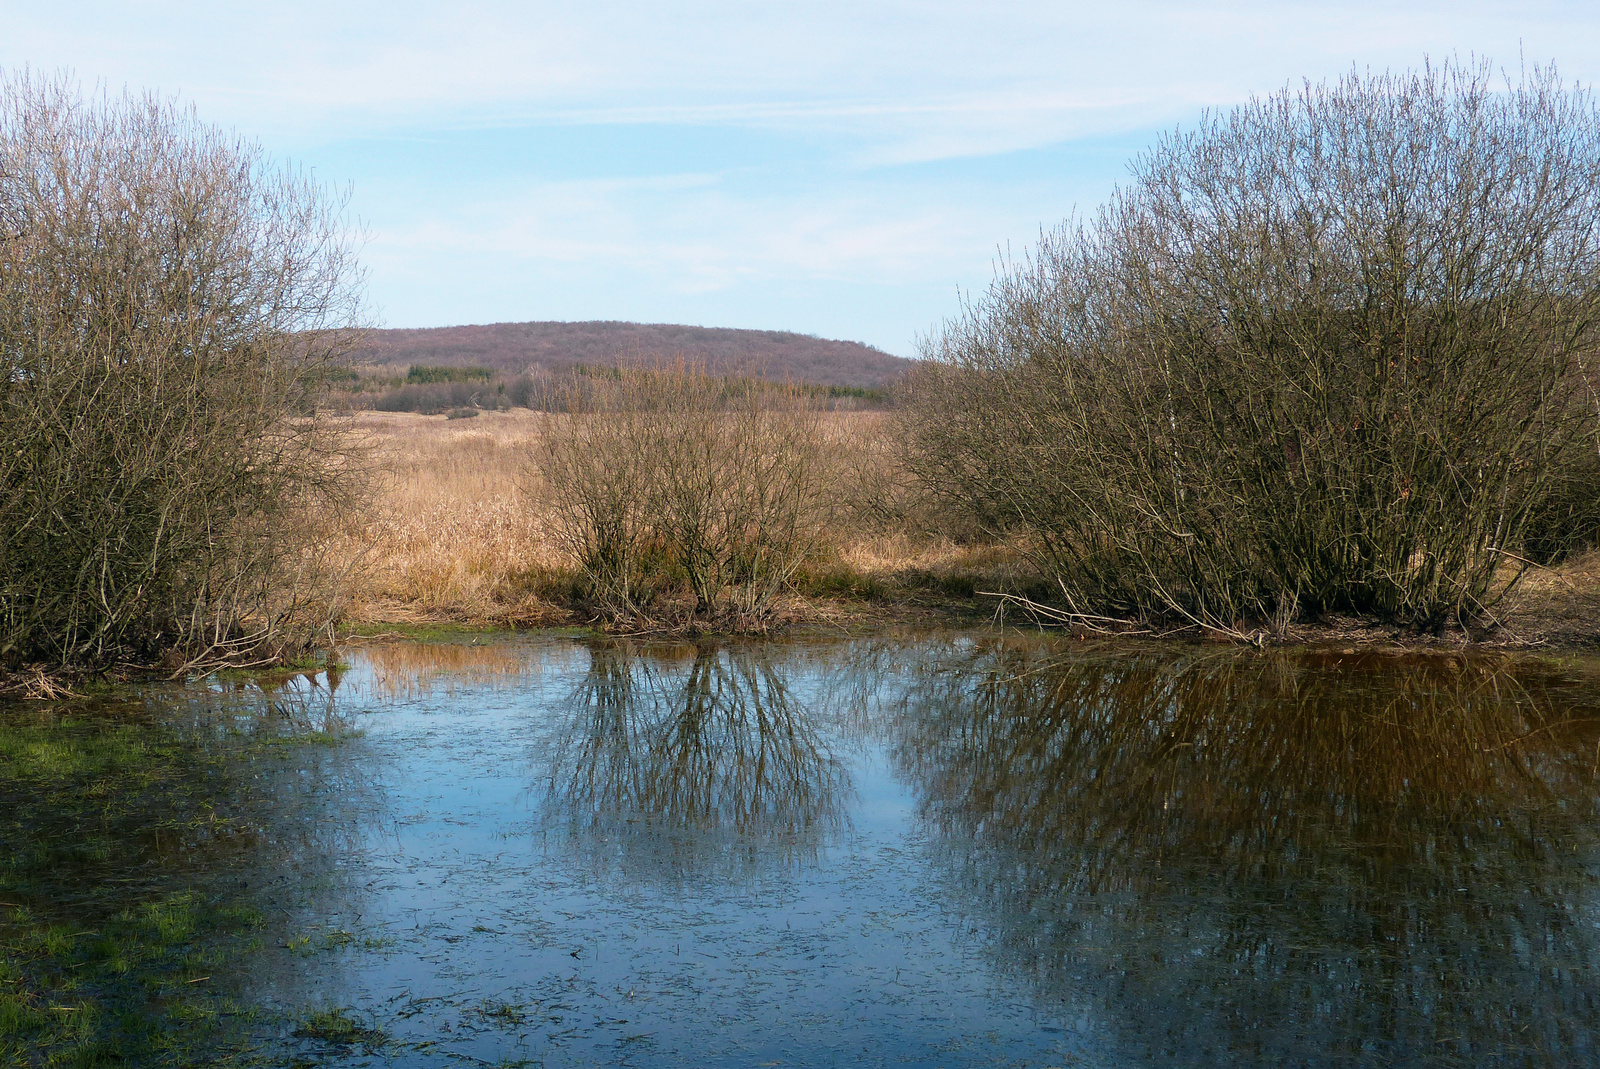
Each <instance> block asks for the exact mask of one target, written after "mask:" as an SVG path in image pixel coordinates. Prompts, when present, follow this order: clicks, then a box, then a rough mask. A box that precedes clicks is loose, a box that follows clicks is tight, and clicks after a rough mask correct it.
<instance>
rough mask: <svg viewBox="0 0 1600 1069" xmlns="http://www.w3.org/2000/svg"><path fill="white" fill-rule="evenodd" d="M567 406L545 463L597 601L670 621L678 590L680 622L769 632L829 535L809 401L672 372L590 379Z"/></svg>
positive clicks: (565, 532) (618, 616) (793, 393)
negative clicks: (778, 602) (782, 596)
mask: <svg viewBox="0 0 1600 1069" xmlns="http://www.w3.org/2000/svg"><path fill="white" fill-rule="evenodd" d="M567 407H568V408H569V410H570V412H571V415H570V416H569V417H567V418H566V419H564V420H560V421H557V422H555V423H553V424H552V428H551V431H550V433H549V435H548V436H547V438H546V440H545V444H544V447H543V452H542V457H541V461H542V468H543V470H544V473H545V476H546V478H547V479H548V481H549V484H550V487H551V490H552V494H553V501H554V511H555V515H556V517H557V530H558V532H559V537H560V539H561V541H562V543H563V546H564V548H565V549H566V550H568V551H569V552H570V553H571V554H572V556H573V557H574V558H575V559H576V560H577V561H578V562H579V564H580V565H581V566H582V568H583V571H584V574H585V576H586V577H587V580H588V583H589V586H590V592H591V595H592V597H593V599H594V601H595V603H596V605H597V607H599V608H600V609H601V610H602V611H603V612H605V613H606V614H608V615H610V616H611V617H612V618H613V619H614V620H617V621H641V620H647V619H651V618H653V617H660V616H662V615H667V616H670V615H672V614H673V612H674V611H675V610H674V608H673V601H674V596H675V595H677V594H678V593H680V592H681V593H682V594H683V595H685V596H686V605H684V610H683V620H682V621H681V622H682V623H684V624H687V625H688V626H691V627H701V626H713V627H731V628H734V629H741V628H751V627H760V626H763V624H764V623H765V621H766V620H767V619H768V618H769V617H770V614H771V611H772V609H773V599H774V598H775V596H776V595H777V594H778V593H780V592H781V591H782V589H783V588H784V586H785V584H786V583H788V581H789V580H790V578H791V577H792V576H793V575H794V573H795V571H796V570H797V569H798V568H799V567H800V566H801V565H802V564H803V563H805V561H806V560H807V558H808V557H810V556H811V555H812V553H813V552H815V550H816V549H817V547H818V545H819V544H820V542H821V539H822V536H823V532H824V530H825V525H826V520H827V516H828V501H827V493H826V491H827V488H828V484H829V480H828V477H827V472H828V457H827V449H826V443H825V441H824V436H823V434H822V427H821V420H820V406H819V405H818V403H817V401H816V399H815V397H813V396H812V395H811V394H810V393H809V392H807V391H805V390H804V389H801V388H797V387H788V386H779V385H770V384H762V383H758V382H754V381H750V380H729V379H724V378H720V377H713V376H710V375H707V374H705V373H703V372H702V371H700V370H698V369H696V368H693V367H689V366H679V367H675V368H668V369H656V370H644V369H641V370H631V371H626V372H621V373H619V374H618V375H617V376H616V377H615V378H612V379H598V378H593V377H584V378H583V379H582V381H581V382H576V383H575V384H574V388H573V390H572V391H571V392H570V394H569V398H568V402H567ZM680 600H681V599H680Z"/></svg>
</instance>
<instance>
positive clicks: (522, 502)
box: [346, 410, 570, 623]
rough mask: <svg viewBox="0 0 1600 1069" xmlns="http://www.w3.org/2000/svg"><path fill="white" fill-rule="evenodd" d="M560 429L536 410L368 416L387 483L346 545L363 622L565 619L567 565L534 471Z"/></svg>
mask: <svg viewBox="0 0 1600 1069" xmlns="http://www.w3.org/2000/svg"><path fill="white" fill-rule="evenodd" d="M552 418H561V417H552V416H549V415H546V414H543V413H537V412H529V411H527V410H513V411H510V412H485V413H483V414H482V415H480V416H478V417H477V418H475V419H460V420H446V419H444V418H443V417H440V416H421V415H416V414H413V413H392V414H391V413H361V414H359V415H357V416H356V417H355V425H356V427H357V429H358V431H359V432H360V433H361V434H363V435H364V436H365V437H366V439H367V441H368V442H369V443H370V445H371V447H372V449H373V451H374V455H375V457H376V460H377V463H378V467H379V469H380V470H381V471H382V473H383V476H384V477H383V483H382V489H381V491H380V493H379V494H378V497H377V500H376V501H375V503H374V505H373V507H372V509H371V510H370V511H369V512H368V513H367V514H366V515H365V516H364V517H363V518H362V521H361V522H360V523H359V524H357V525H355V526H353V527H352V529H351V530H350V531H349V532H348V534H347V542H346V552H347V554H348V555H349V556H350V557H351V558H352V559H353V560H357V561H359V564H360V569H359V571H360V576H361V577H360V579H359V580H358V582H357V587H356V590H355V592H354V596H353V599H352V610H351V614H352V616H353V618H354V619H356V620H361V621H367V622H385V621H388V622H407V621H414V620H419V619H432V620H439V619H444V620H457V621H463V622H480V623H545V622H554V621H557V620H560V619H563V618H564V616H565V614H564V611H563V610H562V609H561V608H560V605H559V603H560V601H561V588H562V586H563V584H564V583H567V582H569V580H570V564H569V562H568V561H566V560H565V559H564V557H563V555H562V554H561V553H559V552H558V551H557V549H556V548H555V542H554V540H553V538H552V537H551V530H550V526H549V524H550V514H549V512H548V510H547V509H546V508H544V507H543V504H542V501H541V496H542V495H541V485H542V484H541V481H540V479H539V477H538V473H537V471H536V470H535V469H534V468H532V466H531V465H530V464H529V463H528V458H529V456H530V455H531V454H532V452H533V450H534V447H535V446H536V445H537V443H538V442H539V441H540V440H541V438H542V436H543V434H544V431H545V422H546V421H547V420H549V419H552Z"/></svg>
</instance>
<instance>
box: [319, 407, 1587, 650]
mask: <svg viewBox="0 0 1600 1069" xmlns="http://www.w3.org/2000/svg"><path fill="white" fill-rule="evenodd" d="M567 418H569V417H566V416H561V415H551V414H547V413H537V412H529V411H525V410H513V411H509V412H485V413H483V414H482V415H481V416H479V417H478V418H475V419H471V420H447V419H446V418H444V417H443V416H422V415H415V414H410V413H363V414H361V415H360V416H358V417H357V420H356V427H357V429H358V430H359V431H360V432H361V433H362V434H363V435H365V436H367V438H368V440H369V441H370V443H371V444H372V446H373V448H374V449H375V450H376V454H377V456H378V458H379V462H380V465H381V468H382V470H383V472H384V476H385V477H384V485H383V490H382V492H381V494H380V495H379V497H378V499H377V501H376V502H375V504H374V507H373V508H372V509H371V510H369V511H368V512H367V513H366V514H365V515H364V516H363V517H362V520H361V522H360V523H359V524H357V525H355V526H353V527H352V528H351V529H350V530H349V531H348V532H347V534H346V536H345V541H344V549H343V552H344V553H345V555H346V557H347V559H348V560H349V561H350V563H351V566H352V569H353V572H354V573H355V574H356V575H357V580H356V584H355V588H354V596H353V601H352V605H351V609H350V612H349V613H348V614H347V618H346V619H347V624H348V625H349V626H351V627H353V628H354V629H356V630H357V631H363V632H367V633H371V632H373V631H375V630H376V631H382V630H384V629H389V628H399V629H403V630H405V629H410V628H414V627H428V626H434V625H440V624H456V625H465V626H470V627H509V626H521V627H528V626H544V627H548V626H583V625H586V624H589V623H591V622H593V619H594V616H593V613H592V611H591V610H590V609H589V607H588V606H586V605H585V603H584V600H583V576H582V572H581V570H580V568H579V566H578V562H577V561H575V560H573V559H572V558H571V557H570V555H568V554H567V553H565V552H563V550H562V549H561V548H560V544H559V539H558V538H557V532H556V528H555V525H556V517H555V514H554V508H553V504H552V501H551V498H550V488H549V487H548V485H547V484H546V482H545V481H544V479H543V478H542V476H541V474H540V472H539V470H538V466H537V464H536V462H535V458H536V457H537V455H538V451H539V447H540V444H541V442H542V440H543V436H544V435H545V434H547V433H548V431H549V429H550V427H551V426H552V423H553V421H557V420H562V419H567ZM825 428H826V432H827V434H828V436H829V438H830V441H831V442H832V444H833V445H834V447H835V451H836V452H835V456H836V458H837V468H836V472H837V474H836V476H835V478H836V482H837V485H836V488H835V498H836V500H837V501H838V503H839V504H840V506H841V507H840V508H839V509H838V512H837V516H836V518H835V521H834V524H833V526H832V528H831V529H830V533H829V538H828V540H827V544H826V545H825V546H824V547H822V550H821V552H819V553H818V554H817V555H816V556H815V558H814V559H813V560H812V561H810V562H809V563H808V564H807V565H806V566H805V567H804V568H802V569H801V570H800V571H799V572H798V573H797V574H796V576H795V577H794V580H793V582H792V583H791V584H790V587H789V590H788V592H787V593H786V595H785V596H784V597H783V598H782V599H781V604H780V607H779V608H780V611H779V614H778V618H777V626H780V627H783V626H789V627H793V626H820V627H825V628H833V627H842V628H847V629H853V628H858V627H870V626H872V625H874V624H876V623H880V622H883V621H886V620H902V619H906V618H919V619H927V620H929V621H934V622H936V621H950V622H972V621H974V620H984V619H988V618H990V617H991V616H993V615H994V613H995V612H996V610H997V609H998V608H999V607H1000V605H999V602H998V601H997V599H995V598H993V597H989V596H986V592H995V591H1009V592H1013V593H1022V594H1025V595H1031V596H1034V597H1037V598H1040V599H1046V600H1048V598H1049V596H1050V593H1051V591H1050V589H1049V586H1048V584H1047V583H1046V582H1045V580H1044V578H1043V577H1042V576H1041V575H1039V574H1038V573H1037V572H1036V571H1035V570H1034V569H1033V567H1032V565H1031V564H1030V560H1029V558H1028V555H1027V554H1026V553H1025V552H1024V547H1023V546H1022V545H1021V544H1020V543H1018V542H1004V541H994V540H985V539H981V538H969V539H965V540H958V539H956V538H952V537H951V536H950V535H949V534H948V533H941V532H939V531H938V530H937V527H938V524H937V523H936V522H933V521H932V520H931V519H930V517H929V516H928V515H927V514H926V512H925V511H923V510H925V509H926V508H927V506H926V505H925V504H924V503H921V502H918V501H917V500H915V498H914V496H913V495H912V492H911V490H910V489H909V484H908V483H907V481H906V479H905V477H904V475H903V473H901V472H899V471H897V470H895V468H894V466H893V462H892V461H891V460H890V459H889V450H888V448H887V445H888V437H889V435H891V434H892V426H891V423H890V419H889V417H888V416H887V415H886V414H884V413H872V412H863V413H830V414H828V415H827V416H826V423H825ZM1007 618H1008V619H1010V620H1011V621H1013V622H1024V623H1025V622H1027V620H1028V617H1027V615H1026V613H1019V612H1018V611H1017V609H1016V607H1015V605H1013V606H1012V608H1011V609H1010V610H1009V611H1008V617H1007ZM1105 626H1108V627H1112V628H1115V627H1116V626H1118V625H1114V624H1109V623H1108V624H1106V625H1105ZM1282 637H1284V638H1287V639H1291V640H1302V641H1315V640H1317V639H1319V638H1330V637H1332V638H1337V637H1354V638H1357V639H1360V640H1361V641H1370V642H1385V643H1388V642H1396V641H1403V642H1411V641H1416V640H1417V636H1416V635H1414V634H1412V633H1409V632H1407V631H1405V629H1402V628H1398V627H1395V626H1392V625H1377V624H1374V623H1373V622H1371V621H1366V620H1362V619H1359V618H1353V617H1337V618H1325V619H1322V620H1318V621H1312V622H1309V623H1300V624H1297V625H1295V626H1294V627H1292V628H1288V629H1286V630H1285V631H1284V633H1283V635H1282ZM1442 641H1446V642H1450V643H1458V642H1462V641H1480V642H1481V641H1491V642H1494V643H1497V644H1505V645H1512V646H1519V645H1523V646H1540V645H1554V646H1568V645H1578V646H1583V645H1591V644H1596V643H1600V554H1594V553H1590V554H1587V555H1581V556H1579V557H1577V558H1574V559H1572V560H1569V561H1567V562H1565V563H1563V564H1562V565H1560V566H1557V567H1553V568H1545V567H1532V568H1530V569H1529V571H1528V574H1527V575H1525V576H1524V578H1523V580H1522V582H1521V583H1520V585H1519V586H1518V587H1517V589H1516V590H1515V591H1514V593H1513V595H1512V597H1511V598H1510V599H1509V600H1508V601H1507V602H1506V603H1505V604H1504V605H1503V606H1501V607H1500V609H1499V610H1498V611H1497V612H1496V614H1495V616H1494V618H1493V620H1487V621H1485V627H1484V628H1483V629H1480V630H1478V631H1476V632H1475V633H1474V634H1472V635H1467V634H1464V633H1463V634H1455V635H1449V636H1445V637H1444V638H1443V639H1442Z"/></svg>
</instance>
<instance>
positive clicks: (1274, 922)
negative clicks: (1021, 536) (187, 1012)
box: [253, 639, 1600, 1066]
mask: <svg viewBox="0 0 1600 1069" xmlns="http://www.w3.org/2000/svg"><path fill="white" fill-rule="evenodd" d="M352 659H353V660H354V664H353V666H352V668H351V669H350V670H349V671H348V672H346V673H344V674H343V675H342V677H340V678H339V679H338V680H337V681H336V682H337V687H336V696H335V697H334V699H333V705H334V706H335V707H336V709H337V720H338V722H339V723H341V724H348V725H353V726H354V727H357V728H360V729H361V730H362V731H363V732H364V734H363V735H362V737H361V738H359V739H357V740H354V741H352V742H350V743H347V744H346V745H344V746H342V747H338V748H335V749H332V750H329V751H328V753H327V756H326V757H325V758H323V759H322V762H321V765H320V766H319V769H320V771H318V772H317V773H316V775H317V776H318V777H320V778H318V779H317V783H319V784H324V787H319V788H316V789H313V788H312V787H306V786H304V785H301V791H302V793H304V794H307V795H308V796H316V797H320V798H321V799H323V804H325V805H329V806H331V807H333V808H332V809H330V810H329V813H330V817H331V816H333V815H334V814H337V816H338V818H339V821H338V823H339V826H340V827H341V828H346V829H349V830H347V832H346V833H345V834H344V835H343V836H335V837H326V836H324V837H322V838H314V837H313V838H311V839H308V844H309V845H307V846H305V847H304V848H303V849H302V855H303V856H301V857H299V859H298V862H297V866H298V867H297V868H296V869H295V872H294V874H293V875H292V876H291V877H290V878H289V879H288V880H286V881H283V883H284V885H285V888H286V889H285V890H284V891H283V892H282V894H283V895H284V896H285V897H284V901H285V902H287V903H290V904H291V906H292V910H293V918H292V924H291V929H292V930H293V929H298V930H299V931H301V932H303V934H305V935H307V936H309V937H310V942H309V944H307V946H306V947H304V948H299V949H295V950H288V949H285V950H276V951H272V952H271V955H272V961H271V963H270V965H268V966H267V967H253V971H254V973H255V975H256V978H257V979H256V981H255V990H254V992H253V993H254V994H255V995H256V996H257V997H259V998H262V999H265V1000H266V1001H268V1002H269V1003H272V1004H275V1005H277V1006H279V1007H283V1008H289V1009H291V1010H295V1011H299V1010H303V1009H305V1008H308V1007H316V1006H326V1005H342V1006H350V1007H355V1008H356V1009H357V1010H358V1011H360V1012H362V1013H365V1014H367V1015H368V1017H369V1019H370V1021H371V1022H372V1023H374V1024H376V1025H377V1026H379V1027H381V1028H383V1029H384V1030H385V1031H386V1032H388V1033H389V1034H390V1035H391V1036H392V1037H394V1039H395V1040H396V1043H395V1044H394V1045H392V1046H391V1047H390V1048H389V1049H388V1050H387V1051H386V1052H383V1053H380V1054H378V1055H375V1056H373V1057H372V1058H371V1059H370V1060H373V1061H374V1063H375V1064H382V1063H391V1064H401V1065H429V1064H441V1065H442V1064H446V1063H447V1062H449V1061H452V1060H453V1059H454V1058H455V1057H456V1056H462V1055H465V1056H469V1057H471V1058H476V1059H481V1060H483V1061H486V1062H488V1063H490V1064H494V1063H498V1062H500V1061H502V1060H503V1059H505V1060H510V1061H516V1060H517V1059H529V1060H530V1061H531V1063H532V1064H555V1065H568V1064H572V1065H583V1064H632V1065H679V1064H682V1065H760V1064H765V1063H771V1064H783V1065H834V1064H849V1065H857V1064H867V1065H874V1064H883V1065H901V1064H907V1065H989V1064H1018V1065H1038V1066H1047V1065H1065V1064H1080V1065H1150V1064H1173V1065H1188V1064H1228V1065H1233V1064H1247V1065H1276V1064H1307V1065H1358V1064H1365V1063H1368V1062H1371V1061H1387V1062H1391V1063H1407V1064H1438V1065H1455V1064H1462V1065H1472V1064H1481V1063H1483V1062H1485V1061H1486V1060H1490V1059H1494V1060H1495V1062H1496V1064H1561V1063H1562V1062H1563V1061H1566V1062H1570V1063H1573V1064H1582V1063H1587V1062H1589V1061H1591V1060H1593V1059H1594V1058H1595V1057H1596V1055H1597V1053H1600V1052H1597V1051H1596V1049H1595V1046H1594V1035H1595V1031H1596V1025H1597V1023H1600V1008H1597V1005H1596V1002H1597V997H1600V982H1597V981H1596V980H1595V975H1596V974H1595V972H1594V967H1595V966H1596V965H1600V961H1597V960H1596V959H1597V957H1600V955H1597V952H1596V945H1597V940H1596V926H1597V921H1600V912H1597V910H1596V900H1595V881H1596V878H1597V872H1600V845H1597V844H1600V834H1597V833H1596V831H1595V830H1594V829H1595V827H1596V825H1595V821H1594V817H1595V816H1596V812H1595V805H1594V781H1595V773H1594V769H1595V767H1596V764H1597V756H1600V748H1597V747H1600V736H1597V733H1596V730H1595V724H1594V721H1593V719H1592V718H1593V716H1594V715H1595V712H1596V709H1595V706H1596V704H1597V703H1596V696H1595V694H1594V690H1593V686H1592V685H1588V686H1587V687H1581V686H1573V685H1569V684H1567V683H1563V682H1562V680H1561V679H1559V678H1557V677H1556V676H1554V675H1551V674H1549V673H1544V674H1539V673H1537V672H1534V673H1531V674H1530V673H1529V672H1525V671H1524V672H1520V673H1514V672H1511V671H1508V670H1506V668H1505V666H1504V665H1502V664H1499V663H1497V662H1463V661H1418V662H1383V661H1380V662H1376V663H1373V662H1371V661H1370V659H1366V660H1362V659H1358V660H1357V661H1355V662H1346V661H1343V660H1340V659H1338V658H1322V659H1317V658H1306V657H1292V656H1272V655H1261V654H1256V653H1253V652H1247V653H1239V652H1227V653H1223V654H1217V653H1193V652H1191V653H1184V652H1181V651H1178V652H1172V651H1167V652H1163V653H1160V654H1137V653H1131V654H1130V653H1128V652H1123V653H1119V654H1114V655H1106V654H1094V653H1087V654H1085V653H1073V652H1070V647H1068V646H1059V647H1051V646H1048V645H1045V644H1040V643H1017V644H1006V643H991V642H986V641H982V640H978V641H974V640H971V639H962V640H959V641H936V642H929V643H925V644H902V645H896V644H893V643H840V644H833V645H827V644H816V645H809V646H808V645H803V644H798V645H796V644H785V645H760V644H748V645H738V644H735V645H728V646H722V647H703V648H698V649H697V648H695V647H692V646H677V647H666V646H662V647H651V648H646V649H644V650H642V651H640V650H631V649H628V648H625V647H614V646H606V645H598V644H595V645H587V644H582V643H576V642H569V641H565V640H558V639H527V640H495V641H493V642H490V643H486V644H480V645H471V644H466V643H462V644H453V645H447V646H444V647H432V646H420V645H409V644H394V645H383V646H375V647H372V648H370V649H368V650H366V651H360V652H357V653H356V654H355V655H354V656H353V658H352ZM326 682H327V681H326V680H323V681H322V684H323V688H324V689H319V688H318V687H312V686H308V685H306V684H305V683H304V682H303V681H302V682H301V683H299V684H295V685H291V686H287V687H285V688H282V689H281V690H280V691H279V692H278V694H277V696H276V697H275V698H274V701H275V703H276V705H277V706H278V707H279V708H280V709H284V710H287V709H300V710H302V711H301V712H300V713H297V714H295V715H299V716H303V717H306V718H312V719H314V717H315V716H316V715H317V709H318V708H321V709H322V711H323V715H324V716H325V715H326V711H327V710H326V706H327V704H328V701H327V692H326V689H325V685H326ZM319 701H320V702H321V703H322V705H321V706H319V705H318V702H319ZM296 774H297V775H299V776H302V777H304V776H305V775H306V773H305V772H304V771H301V772H298V773H296ZM319 792H320V793H319ZM341 806H342V807H343V809H342V810H340V809H339V807H341ZM318 851H320V852H321V853H320V855H319V856H311V855H315V854H318ZM319 948H323V949H319ZM285 1041H286V1042H288V1043H290V1044H291V1045H294V1044H295V1043H297V1042H299V1041H294V1040H291V1039H289V1038H288V1037H285ZM301 1046H302V1047H304V1044H301ZM346 1056H347V1057H348V1058H349V1059H350V1060H352V1061H366V1060H369V1058H368V1057H367V1056H365V1055H361V1054H359V1053H357V1052H349V1053H347V1055H346Z"/></svg>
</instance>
